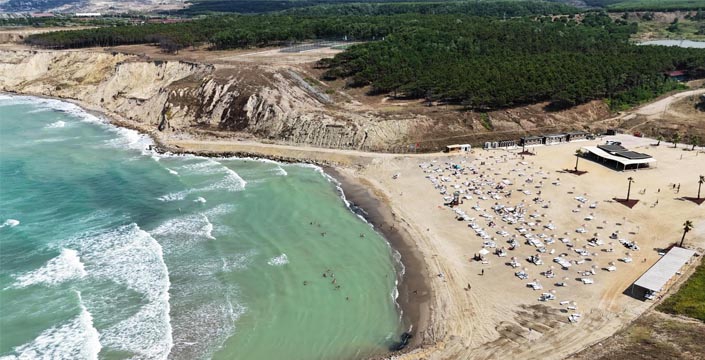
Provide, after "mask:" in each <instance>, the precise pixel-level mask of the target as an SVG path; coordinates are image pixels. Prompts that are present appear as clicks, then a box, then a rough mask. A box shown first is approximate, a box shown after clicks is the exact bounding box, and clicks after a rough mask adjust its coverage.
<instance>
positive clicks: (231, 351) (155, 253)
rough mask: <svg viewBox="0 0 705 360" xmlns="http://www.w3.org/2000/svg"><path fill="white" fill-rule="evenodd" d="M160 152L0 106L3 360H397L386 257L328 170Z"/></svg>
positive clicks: (37, 107) (60, 106) (82, 125)
mask: <svg viewBox="0 0 705 360" xmlns="http://www.w3.org/2000/svg"><path fill="white" fill-rule="evenodd" d="M148 145H149V140H148V139H146V138H145V137H142V136H140V135H138V134H137V133H135V132H133V131H130V130H125V129H117V128H114V127H111V126H108V125H105V124H103V123H102V122H101V121H100V120H98V119H97V118H95V117H93V116H91V115H89V114H86V113H84V112H83V111H81V110H80V109H79V108H77V107H75V106H73V105H70V104H66V103H61V102H58V101H54V100H42V99H36V98H29V97H9V96H2V95H0V224H2V227H1V228H0V308H2V311H1V312H0V355H6V356H8V357H10V358H13V357H15V356H19V357H25V358H32V359H34V358H46V359H91V358H105V359H123V358H135V359H164V358H173V359H199V358H214V359H346V358H362V357H365V356H368V355H370V354H375V353H380V352H384V351H386V349H387V347H388V346H389V345H390V342H391V341H392V339H393V338H396V337H397V336H398V334H399V332H400V331H401V329H400V321H399V312H398V309H397V308H396V306H395V303H394V292H395V280H396V271H395V261H394V258H393V255H392V251H391V250H390V248H389V246H388V245H387V243H386V242H385V241H384V239H382V238H381V237H380V236H379V235H378V234H377V233H375V232H374V230H373V229H372V228H371V227H370V226H369V225H367V224H366V223H364V222H363V221H362V220H361V219H359V218H358V217H357V216H356V215H355V214H353V213H352V212H350V211H349V210H348V209H347V208H346V207H345V204H344V203H343V201H342V200H341V198H340V196H339V193H338V192H337V190H336V187H335V185H334V184H333V183H331V182H330V181H329V180H328V179H327V178H326V177H325V176H324V175H323V174H322V173H321V172H320V170H318V169H316V168H313V167H305V166H301V165H284V164H277V163H274V162H263V161H255V160H243V159H207V158H199V157H194V156H163V155H155V154H152V153H150V152H147V151H145V148H146V147H147V146H148ZM361 235H364V236H361ZM324 273H326V276H325V277H324V276H323V274H324ZM333 276H334V277H333ZM334 280H335V281H334ZM304 284H305V285H304Z"/></svg>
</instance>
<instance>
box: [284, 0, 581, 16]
mask: <svg viewBox="0 0 705 360" xmlns="http://www.w3.org/2000/svg"><path fill="white" fill-rule="evenodd" d="M578 12H579V10H578V9H577V8H575V7H572V6H568V5H565V4H560V3H551V2H545V1H516V0H514V1H506V0H501V1H492V2H490V1H461V2H459V1H450V2H411V3H408V2H405V3H395V2H385V3H372V2H356V3H354V4H327V5H319V6H314V7H309V8H303V9H293V10H288V11H286V13H288V14H301V15H319V16H324V15H325V16H331V15H338V16H341V15H397V14H410V13H413V14H463V15H475V16H488V17H501V18H505V17H517V16H529V15H559V14H563V15H565V14H575V13H578Z"/></svg>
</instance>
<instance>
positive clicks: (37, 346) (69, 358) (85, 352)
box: [2, 291, 102, 360]
mask: <svg viewBox="0 0 705 360" xmlns="http://www.w3.org/2000/svg"><path fill="white" fill-rule="evenodd" d="M76 294H77V295H78V299H79V303H80V308H81V313H80V314H79V315H78V316H77V317H76V318H74V319H72V320H70V321H69V322H67V323H65V324H63V325H61V326H55V327H52V328H50V329H47V330H44V331H43V332H42V333H41V334H39V336H38V337H37V338H36V339H34V340H33V341H32V342H30V343H28V344H25V345H21V346H19V347H16V348H14V349H13V351H14V353H15V354H14V355H10V356H5V357H2V359H3V360H4V359H22V360H24V359H39V360H44V359H46V360H64V359H65V360H73V359H86V360H92V359H98V353H99V352H100V349H101V348H102V346H101V344H100V338H99V337H100V335H99V334H98V330H96V329H95V327H94V326H93V316H92V315H91V313H90V312H88V309H86V307H85V306H84V305H83V301H82V300H81V293H80V292H78V291H76Z"/></svg>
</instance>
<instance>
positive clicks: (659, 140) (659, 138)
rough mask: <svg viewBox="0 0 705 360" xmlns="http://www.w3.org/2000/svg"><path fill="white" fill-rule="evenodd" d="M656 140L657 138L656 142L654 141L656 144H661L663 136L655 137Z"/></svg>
mask: <svg viewBox="0 0 705 360" xmlns="http://www.w3.org/2000/svg"><path fill="white" fill-rule="evenodd" d="M656 140H658V142H657V143H656V146H661V141H663V136H661V135H659V136H658V137H657V138H656Z"/></svg>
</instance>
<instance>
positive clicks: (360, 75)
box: [318, 14, 705, 110]
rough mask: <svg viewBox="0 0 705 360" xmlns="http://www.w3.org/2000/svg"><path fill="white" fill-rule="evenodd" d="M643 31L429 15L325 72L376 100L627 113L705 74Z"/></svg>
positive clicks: (699, 63) (703, 66)
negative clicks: (635, 40) (673, 73)
mask: <svg viewBox="0 0 705 360" xmlns="http://www.w3.org/2000/svg"><path fill="white" fill-rule="evenodd" d="M635 30H636V27H635V25H633V24H632V25H628V24H625V23H621V22H620V23H614V22H612V20H611V19H610V18H609V17H608V16H606V15H602V14H593V15H588V16H586V17H585V19H584V21H583V22H582V23H581V24H577V23H575V22H572V21H568V22H551V21H531V20H526V19H524V20H515V21H500V20H492V19H470V18H459V17H452V16H430V17H425V18H423V20H419V23H417V24H416V25H415V26H413V27H404V28H402V29H400V30H399V31H396V32H394V34H391V35H389V36H387V37H386V38H385V39H384V40H383V41H377V42H370V43H365V44H360V45H356V46H353V47H351V48H349V49H348V51H346V52H344V53H341V54H338V55H337V56H335V57H334V58H333V59H324V60H322V61H320V62H319V64H318V66H319V67H321V68H324V69H327V71H326V72H325V74H324V78H325V79H326V80H335V79H346V82H347V84H348V86H353V87H358V86H369V87H370V92H371V93H383V94H386V93H389V94H392V95H396V96H401V97H408V98H425V99H427V100H429V101H445V102H452V103H461V104H465V105H466V106H467V107H468V108H472V109H477V110H492V109H498V108H505V107H512V106H517V105H522V104H530V103H537V102H542V101H550V102H551V106H552V107H553V108H557V109H558V108H564V107H569V106H573V105H576V104H580V103H584V102H587V101H590V100H593V99H603V98H606V99H608V100H609V101H610V102H611V104H612V106H613V107H615V108H619V107H622V106H624V105H625V104H634V103H638V102H641V101H644V100H648V99H650V98H652V97H653V96H655V95H657V94H660V93H663V92H665V91H668V90H672V89H675V88H677V87H678V84H677V83H676V82H675V81H671V80H670V79H668V77H667V76H666V75H665V72H666V71H669V70H675V69H680V70H686V71H689V72H691V73H692V74H695V75H697V76H705V50H703V49H684V48H676V47H653V46H637V45H633V44H630V43H629V41H628V38H629V35H630V34H631V33H632V32H634V31H635Z"/></svg>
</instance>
